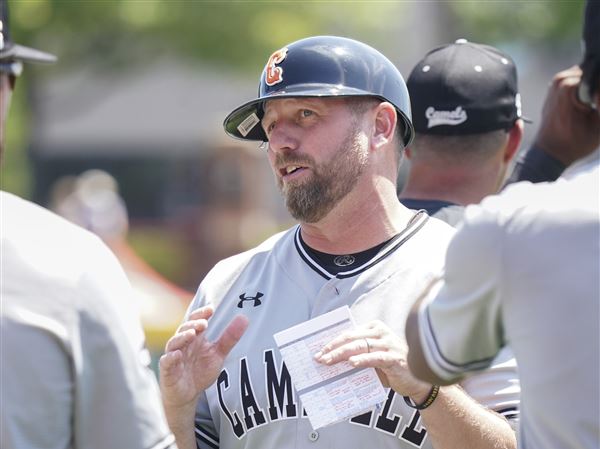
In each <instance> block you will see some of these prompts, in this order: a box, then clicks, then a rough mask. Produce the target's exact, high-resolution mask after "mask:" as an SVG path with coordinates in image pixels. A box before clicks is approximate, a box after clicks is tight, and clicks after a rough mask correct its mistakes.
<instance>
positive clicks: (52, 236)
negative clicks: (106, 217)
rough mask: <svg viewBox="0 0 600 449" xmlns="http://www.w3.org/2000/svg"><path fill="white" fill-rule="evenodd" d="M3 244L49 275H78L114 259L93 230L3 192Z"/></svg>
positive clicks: (11, 251)
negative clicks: (90, 267)
mask: <svg viewBox="0 0 600 449" xmlns="http://www.w3.org/2000/svg"><path fill="white" fill-rule="evenodd" d="M0 195H1V196H0V202H1V203H0V204H1V207H2V217H1V222H2V235H1V240H2V246H3V247H4V248H6V249H7V253H5V254H8V251H10V254H15V255H18V258H19V260H21V261H22V262H24V263H25V262H27V263H30V264H31V265H32V267H33V266H35V268H36V270H38V271H43V272H46V273H47V274H48V275H49V276H52V275H56V276H67V277H71V278H74V277H76V276H78V275H81V273H82V272H84V271H86V270H88V268H89V267H88V265H90V264H93V265H97V266H99V265H100V264H101V263H103V262H104V261H107V259H108V262H109V263H113V262H114V256H113V255H112V253H111V252H110V250H109V249H108V247H107V246H106V245H105V244H104V243H103V242H102V240H101V239H100V238H99V237H97V236H96V235H94V234H92V233H91V232H89V231H87V230H85V229H83V228H81V227H79V226H77V225H75V224H73V223H71V222H69V221H67V220H66V219H64V218H62V217H60V216H58V215H56V214H55V213H53V212H51V211H49V210H48V209H45V208H43V207H41V206H39V205H37V204H35V203H32V202H30V201H27V200H25V199H23V198H20V197H18V196H16V195H13V194H10V193H6V192H1V193H0Z"/></svg>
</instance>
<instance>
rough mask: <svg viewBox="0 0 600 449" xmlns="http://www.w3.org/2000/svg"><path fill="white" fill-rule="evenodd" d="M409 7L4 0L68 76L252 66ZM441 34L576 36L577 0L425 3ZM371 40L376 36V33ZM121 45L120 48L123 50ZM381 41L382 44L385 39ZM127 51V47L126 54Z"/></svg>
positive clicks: (363, 33)
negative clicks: (164, 62) (195, 62)
mask: <svg viewBox="0 0 600 449" xmlns="http://www.w3.org/2000/svg"><path fill="white" fill-rule="evenodd" d="M410 3H414V2H410V1H377V0H372V1H363V2H361V1H337V0H329V1H327V0H326V1H323V0H319V1H301V2H300V1H261V0H251V1H243V0H238V1H231V0H229V1H228V0H218V1H213V0H169V1H165V0H156V1H155V0H80V1H72V0H13V1H12V4H11V7H12V19H13V30H14V35H15V36H16V37H17V38H18V39H19V40H20V41H23V42H25V43H30V44H33V43H35V44H42V43H43V44H45V47H47V48H48V47H49V48H50V49H55V50H56V49H60V57H61V64H60V66H61V68H62V70H68V69H69V67H71V66H72V65H73V64H74V65H77V64H80V63H81V61H82V60H84V59H89V58H90V57H91V58H92V59H93V60H94V61H96V62H97V63H98V65H99V67H100V68H102V67H110V66H113V67H114V66H115V65H116V66H123V67H127V66H131V65H132V64H134V63H136V62H139V61H143V60H145V59H146V58H148V57H152V54H156V53H157V52H164V51H168V52H174V53H177V54H180V55H183V56H186V57H191V58H198V59H201V60H203V61H210V62H214V63H217V64H224V65H227V66H230V67H231V68H234V69H236V70H244V69H248V68H250V69H256V67H260V66H261V64H262V59H263V58H259V59H257V56H260V55H266V54H269V53H270V52H271V51H272V50H273V49H274V48H277V47H278V46H280V45H281V43H282V42H288V41H291V40H295V39H297V38H300V37H303V36H308V35H312V34H320V33H323V30H326V31H327V32H328V33H330V34H342V35H344V34H348V33H349V32H350V31H351V32H352V34H353V35H354V36H355V37H356V38H358V39H361V38H367V40H369V41H372V42H374V43H375V44H376V43H377V42H378V41H382V42H381V45H383V46H384V47H385V46H387V45H386V44H385V42H383V38H385V37H387V36H388V34H389V30H390V29H393V28H396V27H402V26H404V24H403V17H404V12H405V10H406V9H407V6H408V5H409V4H410ZM429 3H432V4H434V5H435V8H437V9H438V10H439V13H440V14H441V15H443V16H444V19H445V20H444V21H445V22H446V26H447V28H448V30H449V31H451V30H455V29H460V30H462V33H463V34H464V35H469V36H476V37H477V39H479V40H481V41H485V42H489V43H494V42H501V41H507V40H508V41H511V40H514V41H527V40H529V41H530V40H543V41H544V42H546V43H551V42H552V41H560V40H563V39H565V38H573V37H574V36H578V35H579V34H580V22H581V14H582V9H583V1H582V0H508V1H506V0H503V1H490V0H477V1H440V2H429ZM378 36H379V37H378ZM124 44H126V45H124ZM388 45H389V43H388ZM132 49H133V50H136V51H132Z"/></svg>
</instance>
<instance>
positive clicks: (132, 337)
mask: <svg viewBox="0 0 600 449" xmlns="http://www.w3.org/2000/svg"><path fill="white" fill-rule="evenodd" d="M7 9H8V6H7V3H6V1H5V0H0V100H1V109H0V114H1V116H0V145H3V142H4V125H5V122H6V116H7V113H8V109H9V102H10V97H11V93H12V90H13V88H14V86H15V81H16V79H17V76H18V75H19V74H20V73H21V69H22V64H23V62H40V63H50V62H54V61H55V59H56V58H55V57H54V56H52V55H50V54H47V53H43V52H40V51H37V50H34V49H31V48H27V47H23V46H20V45H17V44H15V43H13V42H12V41H11V39H10V35H9V28H8V11H7ZM0 149H1V150H2V151H3V150H4V148H0ZM0 207H1V210H2V213H1V217H0V220H1V226H0V229H1V234H0V243H1V247H2V251H1V258H0V270H1V274H0V277H1V279H2V282H1V287H0V288H1V290H0V301H1V307H0V397H1V399H2V401H1V408H2V410H1V413H0V429H1V431H0V447H2V449H30V448H33V447H39V448H44V449H66V448H84V447H85V448H90V449H92V448H93V449H101V448H102V449H114V448H128V449H131V448H139V449H154V448H156V449H159V448H160V449H162V448H174V447H175V445H174V438H173V435H172V434H171V433H170V431H169V429H168V427H167V425H166V421H165V418H164V412H163V409H162V404H161V402H160V395H159V391H158V388H157V383H156V379H155V378H154V374H153V373H152V371H151V370H150V369H149V367H148V362H149V354H148V351H147V350H145V349H144V335H143V332H142V328H141V324H140V321H139V316H138V311H137V309H136V305H135V303H134V301H132V291H131V287H130V285H129V283H128V281H127V279H126V277H125V274H124V273H123V270H122V269H121V267H120V265H119V264H118V262H117V260H116V259H115V257H114V256H113V254H112V253H111V252H110V250H109V249H108V248H107V247H106V246H105V245H104V244H103V243H101V241H100V240H99V239H98V238H97V237H96V236H94V235H93V234H91V233H89V232H87V231H85V230H83V229H81V228H79V227H77V226H75V225H73V224H71V223H68V222H67V221H66V220H64V219H62V218H60V217H58V216H57V215H54V214H53V213H51V212H50V211H48V210H46V209H43V208H41V207H39V206H37V205H35V204H33V203H30V202H28V201H25V200H23V199H21V198H19V197H17V196H15V195H12V194H10V193H7V192H0Z"/></svg>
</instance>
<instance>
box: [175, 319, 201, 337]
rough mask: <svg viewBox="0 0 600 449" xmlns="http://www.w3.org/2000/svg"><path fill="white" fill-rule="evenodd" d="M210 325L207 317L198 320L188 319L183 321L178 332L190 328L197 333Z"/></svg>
mask: <svg viewBox="0 0 600 449" xmlns="http://www.w3.org/2000/svg"><path fill="white" fill-rule="evenodd" d="M207 327H208V321H207V320H206V319H198V320H188V321H186V322H184V323H182V324H181V325H180V326H179V327H178V328H177V332H176V333H178V334H179V333H181V332H185V331H187V330H190V329H194V330H195V331H196V333H197V334H199V333H201V332H204V331H205V330H206V328H207Z"/></svg>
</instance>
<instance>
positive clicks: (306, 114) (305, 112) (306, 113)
mask: <svg viewBox="0 0 600 449" xmlns="http://www.w3.org/2000/svg"><path fill="white" fill-rule="evenodd" d="M313 114H314V112H313V111H311V110H310V109H302V111H300V115H301V116H302V117H310V116H311V115H313Z"/></svg>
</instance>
